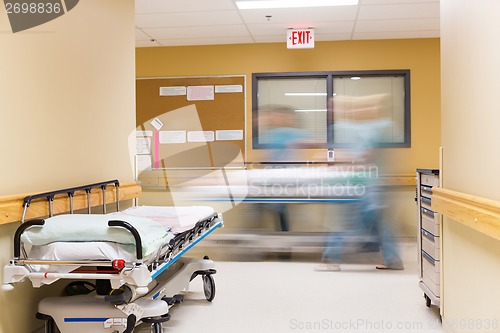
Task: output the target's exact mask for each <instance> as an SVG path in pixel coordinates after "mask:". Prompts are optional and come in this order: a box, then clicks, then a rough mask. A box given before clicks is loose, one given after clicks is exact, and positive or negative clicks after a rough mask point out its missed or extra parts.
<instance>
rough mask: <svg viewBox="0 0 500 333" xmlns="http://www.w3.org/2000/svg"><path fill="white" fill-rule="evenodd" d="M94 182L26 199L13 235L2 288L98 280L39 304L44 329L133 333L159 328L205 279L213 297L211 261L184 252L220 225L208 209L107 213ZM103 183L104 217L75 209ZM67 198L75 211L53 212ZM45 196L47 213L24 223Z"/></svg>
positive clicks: (48, 331) (139, 209)
mask: <svg viewBox="0 0 500 333" xmlns="http://www.w3.org/2000/svg"><path fill="white" fill-rule="evenodd" d="M108 185H113V186H115V188H116V193H117V194H116V198H119V194H118V191H119V183H118V181H110V182H103V183H96V184H91V185H86V186H82V187H77V188H71V189H64V190H59V191H52V192H46V193H41V194H37V195H34V196H29V197H26V198H25V199H24V204H23V206H24V211H23V219H22V224H21V225H20V227H19V228H18V229H17V231H16V233H15V235H14V258H13V259H12V260H11V262H10V264H9V265H6V266H5V267H4V276H3V279H4V281H3V286H2V289H3V290H10V289H13V284H14V283H16V282H20V281H23V280H25V279H29V280H30V281H31V282H32V285H33V287H35V288H38V287H41V286H43V285H48V284H52V283H54V282H55V281H57V280H60V279H71V280H75V279H76V280H83V281H88V280H95V286H96V288H95V291H94V292H92V293H90V294H85V295H78V296H67V297H50V298H46V299H43V300H42V301H41V302H40V303H39V305H38V313H37V318H38V319H42V320H45V321H46V324H45V332H46V333H57V332H63V333H80V332H81V333H83V332H86V333H94V332H96V333H97V332H112V333H129V332H133V330H134V327H136V326H137V325H139V324H140V323H151V325H152V328H153V332H155V333H160V332H161V331H162V323H163V322H166V321H168V320H169V318H170V317H169V314H168V312H169V308H170V307H171V306H172V305H174V304H176V303H179V302H180V301H182V298H183V296H182V295H181V294H179V293H180V292H182V291H184V290H188V288H189V283H190V281H191V280H193V279H194V278H195V277H197V276H201V277H202V280H203V286H204V288H203V289H204V294H205V297H206V299H207V300H208V301H212V300H213V298H214V296H215V283H214V279H213V276H212V275H213V274H214V273H216V270H215V267H214V263H213V261H212V260H210V259H209V258H208V257H205V258H203V259H191V258H184V257H182V256H183V255H184V254H185V253H186V252H187V251H189V250H190V249H191V248H192V247H193V246H195V245H196V244H197V243H198V242H200V241H201V240H202V239H204V238H205V237H206V236H207V235H209V234H210V233H211V232H212V231H214V230H215V229H217V228H218V227H221V226H222V225H223V221H222V216H221V215H220V214H217V213H215V212H214V211H213V209H211V208H210V207H206V206H192V207H148V206H140V207H132V208H129V209H126V210H124V211H123V212H119V202H118V201H119V200H117V212H114V213H110V214H106V202H105V201H106V200H105V193H106V192H105V190H106V186H108ZM96 187H97V188H101V190H102V197H103V200H102V202H103V208H102V211H103V214H73V213H74V212H73V204H72V202H73V196H74V194H75V192H81V191H85V192H86V193H87V198H88V213H91V208H90V192H91V191H92V188H96ZM61 195H67V196H68V198H69V206H70V212H71V213H72V214H63V215H56V216H52V215H53V214H52V204H53V201H54V198H55V197H56V196H61ZM39 199H46V200H47V202H48V205H49V218H46V219H35V220H30V221H24V217H25V216H26V210H27V209H28V207H29V206H30V203H31V202H32V201H34V200H39Z"/></svg>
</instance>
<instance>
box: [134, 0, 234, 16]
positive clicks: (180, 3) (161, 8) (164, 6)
mask: <svg viewBox="0 0 500 333" xmlns="http://www.w3.org/2000/svg"><path fill="white" fill-rule="evenodd" d="M227 9H234V10H236V9H237V7H236V4H235V3H234V1H232V0H210V1H206V0H135V12H136V13H177V12H193V11H214V10H227Z"/></svg>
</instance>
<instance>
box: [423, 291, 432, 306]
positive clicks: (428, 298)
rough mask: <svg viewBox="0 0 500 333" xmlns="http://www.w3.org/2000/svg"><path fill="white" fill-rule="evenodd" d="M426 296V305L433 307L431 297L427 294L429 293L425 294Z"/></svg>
mask: <svg viewBox="0 0 500 333" xmlns="http://www.w3.org/2000/svg"><path fill="white" fill-rule="evenodd" d="M424 298H425V305H426V306H427V307H428V308H430V307H431V298H430V297H429V296H427V294H424Z"/></svg>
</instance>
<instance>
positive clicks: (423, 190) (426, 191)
mask: <svg viewBox="0 0 500 333" xmlns="http://www.w3.org/2000/svg"><path fill="white" fill-rule="evenodd" d="M420 195H422V196H424V197H429V198H430V197H431V195H432V186H429V185H420Z"/></svg>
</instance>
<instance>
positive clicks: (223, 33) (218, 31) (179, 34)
mask: <svg viewBox="0 0 500 333" xmlns="http://www.w3.org/2000/svg"><path fill="white" fill-rule="evenodd" d="M143 31H144V32H145V33H147V34H148V35H150V36H151V37H153V38H155V39H158V40H160V39H182V38H199V39H202V38H214V37H246V36H248V31H247V30H246V28H245V27H244V26H241V25H215V26H198V27H187V28H181V27H175V28H148V29H143Z"/></svg>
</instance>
